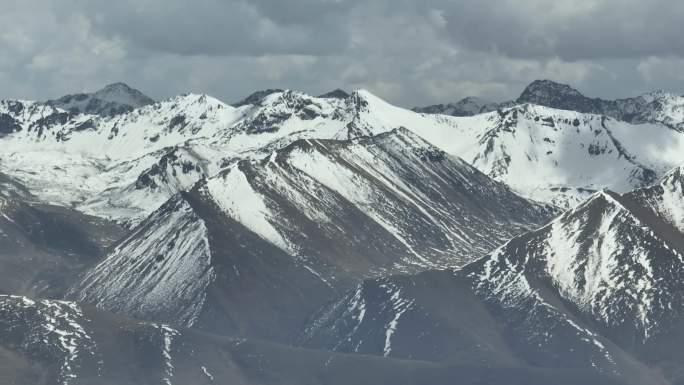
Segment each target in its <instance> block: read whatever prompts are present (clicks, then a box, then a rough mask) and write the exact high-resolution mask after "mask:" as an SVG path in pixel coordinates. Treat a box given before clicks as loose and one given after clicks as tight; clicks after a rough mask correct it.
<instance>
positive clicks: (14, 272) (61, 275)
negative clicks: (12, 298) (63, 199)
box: [0, 174, 124, 297]
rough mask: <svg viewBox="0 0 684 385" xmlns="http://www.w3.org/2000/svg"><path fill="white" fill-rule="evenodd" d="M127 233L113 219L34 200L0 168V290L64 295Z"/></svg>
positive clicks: (49, 295) (28, 293) (30, 293)
mask: <svg viewBox="0 0 684 385" xmlns="http://www.w3.org/2000/svg"><path fill="white" fill-rule="evenodd" d="M123 233H124V230H123V229H122V228H120V227H119V226H117V225H115V224H114V223H111V222H108V221H106V220H103V219H101V218H96V217H91V216H88V215H84V214H82V213H80V212H78V211H76V210H73V209H69V208H65V207H59V206H52V205H46V204H42V203H38V202H36V201H35V199H34V197H33V196H32V195H31V194H30V193H29V192H28V190H27V189H26V187H25V186H23V185H21V184H20V183H19V182H17V181H16V180H14V179H12V178H9V177H7V176H5V175H3V174H0V272H1V273H0V274H1V278H0V292H2V293H14V294H25V295H39V296H48V297H54V296H61V295H63V293H64V291H65V290H66V288H67V287H68V286H70V285H71V284H73V282H74V281H75V280H76V279H77V278H78V274H80V273H81V272H82V271H84V270H85V269H87V268H89V267H91V266H94V265H95V264H96V263H97V262H99V261H100V258H101V257H102V256H104V255H105V254H106V250H107V248H108V247H109V246H110V245H111V244H112V243H114V242H115V241H116V240H117V239H119V237H121V236H122V235H123Z"/></svg>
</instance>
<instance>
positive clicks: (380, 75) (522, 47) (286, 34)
mask: <svg viewBox="0 0 684 385" xmlns="http://www.w3.org/2000/svg"><path fill="white" fill-rule="evenodd" d="M682 16H684V3H681V4H680V2H677V1H675V0H653V1H651V2H642V1H636V0H579V1H578V0H573V1H571V0H558V1H554V2H549V1H546V0H517V1H513V0H497V1H494V0H479V1H475V0H465V1H457V0H367V1H362V0H347V1H345V0H290V1H282V0H280V1H278V0H195V1H184V0H137V1H133V0H119V1H105V0H61V1H60V2H55V1H51V0H33V1H25V0H6V1H5V2H4V3H3V10H2V12H1V13H0V23H2V25H3V28H2V30H1V31H0V52H2V53H3V54H2V55H0V84H2V85H3V86H2V87H0V97H23V98H34V99H45V98H48V97H55V96H58V95H61V94H63V93H67V92H75V91H81V90H93V89H96V88H99V87H101V86H102V85H104V84H106V83H109V82H113V81H119V80H121V81H125V82H128V83H130V84H131V85H133V86H135V87H138V88H140V89H141V90H142V91H144V92H146V93H149V94H150V95H151V96H153V97H155V98H162V97H167V96H171V95H173V94H177V93H180V92H187V91H192V92H206V93H209V94H212V95H214V96H216V97H218V98H221V99H223V100H226V101H234V100H238V99H240V98H241V97H243V96H245V95H246V94H248V93H250V92H251V91H253V90H256V89H262V88H270V87H280V88H293V89H299V90H303V91H305V92H310V93H314V94H315V93H322V92H325V91H327V90H330V89H332V88H336V87H343V88H347V89H353V88H361V87H363V88H368V89H369V90H371V91H372V92H375V93H376V94H378V95H379V96H381V97H384V98H386V99H388V100H390V101H392V102H394V103H397V104H401V105H407V106H411V105H420V104H430V103H436V102H445V101H451V100H455V99H458V98H461V97H464V96H468V95H475V96H481V97H484V98H488V99H492V100H499V99H507V98H513V97H515V96H517V94H518V93H519V92H520V91H521V89H522V88H523V87H524V86H525V85H526V84H527V83H529V82H530V81H532V80H534V79H537V78H551V79H554V80H557V81H562V82H567V83H570V84H572V85H574V86H576V87H578V88H579V89H580V90H581V91H583V92H585V93H586V94H588V95H593V96H602V97H617V96H629V95H635V94H639V93H641V92H644V91H647V90H650V89H653V88H663V89H668V90H674V91H682V90H684V76H682V75H681V73H682V71H681V70H680V69H681V68H682V62H683V61H684V46H683V45H684V42H683V41H682V40H681V39H679V37H678V32H679V31H678V29H679V20H681V18H682Z"/></svg>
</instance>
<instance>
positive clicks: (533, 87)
mask: <svg viewBox="0 0 684 385" xmlns="http://www.w3.org/2000/svg"><path fill="white" fill-rule="evenodd" d="M520 104H536V105H539V106H545V107H551V108H555V109H560V110H570V111H576V112H581V113H585V114H595V115H605V116H608V117H611V118H615V119H617V120H622V121H625V122H629V123H635V124H639V123H660V124H663V125H666V126H668V127H670V128H672V129H675V130H678V131H682V130H684V123H683V121H684V96H682V95H674V94H671V93H667V92H663V91H653V92H650V93H647V94H644V95H640V96H637V97H633V98H626V99H617V100H604V99H599V98H590V97H587V96H584V95H582V94H581V93H580V92H579V91H577V90H576V89H574V88H572V87H570V86H569V85H567V84H562V83H556V82H554V81H551V80H535V81H534V82H532V83H530V85H528V86H527V87H526V88H525V89H524V90H523V92H522V94H520V96H519V97H518V98H517V99H516V100H514V101H506V102H501V103H494V102H488V101H484V100H482V99H479V98H475V97H467V98H465V99H462V100H460V101H458V102H455V103H448V104H435V105H431V106H426V107H415V108H413V111H416V112H422V113H427V114H444V115H451V116H473V115H477V114H481V113H485V112H492V111H496V110H502V109H506V108H509V107H512V106H515V105H520Z"/></svg>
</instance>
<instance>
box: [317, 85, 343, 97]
mask: <svg viewBox="0 0 684 385" xmlns="http://www.w3.org/2000/svg"><path fill="white" fill-rule="evenodd" d="M318 97H319V98H324V99H346V98H348V97H349V93H347V91H344V90H342V89H339V88H336V89H334V90H332V91H330V92H326V93H324V94H323V95H319V96H318Z"/></svg>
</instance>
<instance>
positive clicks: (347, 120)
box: [0, 91, 441, 223]
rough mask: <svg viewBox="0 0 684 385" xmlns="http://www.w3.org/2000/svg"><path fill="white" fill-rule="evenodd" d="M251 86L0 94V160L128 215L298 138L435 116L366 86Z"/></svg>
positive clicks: (53, 189)
mask: <svg viewBox="0 0 684 385" xmlns="http://www.w3.org/2000/svg"><path fill="white" fill-rule="evenodd" d="M255 95H256V96H252V97H250V98H248V99H247V100H248V101H250V102H252V103H253V104H244V105H241V106H240V107H238V108H235V107H232V106H229V105H227V104H224V103H222V102H220V101H218V100H216V99H214V98H211V97H209V96H206V95H182V96H178V97H175V98H171V99H168V100H165V101H162V102H158V103H155V104H153V105H148V106H145V107H142V108H138V109H136V110H133V111H131V112H129V113H126V114H121V115H117V116H114V117H99V116H94V115H84V114H81V115H72V114H69V113H67V112H64V111H62V110H60V109H56V108H54V107H49V106H45V105H42V104H39V103H34V102H21V101H16V102H15V101H5V102H3V103H2V104H0V113H3V114H4V115H3V116H5V117H6V118H5V119H4V122H5V123H3V127H5V129H3V132H6V134H5V135H4V136H3V138H2V139H0V140H1V141H2V145H3V148H4V149H6V151H5V152H3V153H2V154H0V169H1V170H2V171H4V172H6V173H8V174H9V175H11V176H13V177H16V178H19V179H21V180H22V182H23V183H24V184H25V185H27V187H29V188H30V190H31V191H33V192H34V193H35V194H36V195H38V197H39V198H40V199H42V200H44V201H47V202H51V203H57V204H62V205H74V206H77V207H79V208H80V209H81V210H83V211H84V212H87V213H90V214H94V215H100V216H103V217H106V218H112V219H116V220H119V221H124V222H128V223H137V222H139V221H140V220H142V219H143V218H144V217H145V216H146V215H148V214H150V213H151V212H152V211H153V210H154V209H156V208H157V207H159V206H160V205H161V204H162V203H163V202H164V201H166V200H167V199H168V198H169V197H170V196H171V195H172V193H174V192H177V191H179V190H178V188H187V187H188V186H191V185H192V184H193V183H194V182H196V181H197V180H199V179H200V178H201V177H203V176H211V175H214V174H216V173H217V172H218V171H219V170H221V169H222V168H225V167H227V166H228V165H230V164H231V163H232V162H234V161H235V160H237V159H246V158H258V157H262V156H264V155H266V154H268V153H270V152H272V151H274V150H277V149H279V148H282V147H284V146H286V145H288V144H289V143H291V142H293V141H295V140H297V139H304V138H311V139H333V138H337V139H346V138H354V137H360V136H367V135H375V134H378V133H381V132H387V131H389V130H392V129H394V128H397V127H400V126H405V127H408V128H409V129H417V128H418V127H422V126H425V125H435V124H441V123H440V122H439V121H438V119H437V118H435V117H425V116H421V115H418V114H414V113H412V112H410V111H406V110H403V109H400V108H396V107H393V106H390V105H389V104H387V103H385V102H383V101H381V100H380V99H378V98H376V97H374V96H373V95H371V94H370V93H368V92H366V91H358V92H355V93H353V94H351V95H349V96H348V97H347V98H344V99H341V98H330V97H325V98H314V97H310V96H308V95H304V94H301V93H297V92H293V91H273V92H270V91H269V92H264V93H258V94H255ZM161 174H164V175H163V176H162V175H161ZM153 180H154V181H153ZM152 182H153V183H152ZM169 192H171V194H170V193H169Z"/></svg>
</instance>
